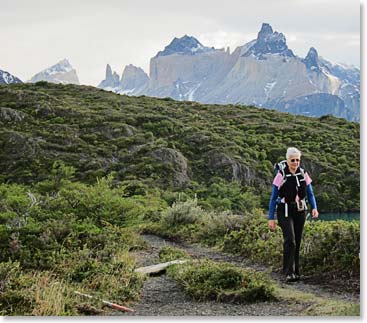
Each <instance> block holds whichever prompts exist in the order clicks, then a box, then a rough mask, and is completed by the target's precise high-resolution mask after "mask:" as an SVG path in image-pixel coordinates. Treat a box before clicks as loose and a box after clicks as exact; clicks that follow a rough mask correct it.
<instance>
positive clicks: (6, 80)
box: [0, 70, 23, 84]
mask: <svg viewBox="0 0 367 323" xmlns="http://www.w3.org/2000/svg"><path fill="white" fill-rule="evenodd" d="M11 83H23V82H22V81H21V80H20V79H18V78H17V77H15V76H14V75H12V74H10V73H9V72H6V71H2V70H0V84H11Z"/></svg>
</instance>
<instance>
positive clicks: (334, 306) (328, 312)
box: [274, 286, 360, 316]
mask: <svg viewBox="0 0 367 323" xmlns="http://www.w3.org/2000/svg"><path fill="white" fill-rule="evenodd" d="M274 295H275V296H276V297H277V298H278V299H280V300H286V301H289V303H290V304H299V303H302V304H308V306H307V307H306V308H304V309H303V310H301V311H300V313H299V315H300V316H359V315H360V303H359V302H358V303H356V302H352V301H349V302H348V301H342V300H336V299H332V298H324V297H319V296H316V295H314V294H312V293H306V292H302V291H300V290H296V289H293V288H290V287H288V288H282V287H279V286H277V287H276V288H275V291H274Z"/></svg>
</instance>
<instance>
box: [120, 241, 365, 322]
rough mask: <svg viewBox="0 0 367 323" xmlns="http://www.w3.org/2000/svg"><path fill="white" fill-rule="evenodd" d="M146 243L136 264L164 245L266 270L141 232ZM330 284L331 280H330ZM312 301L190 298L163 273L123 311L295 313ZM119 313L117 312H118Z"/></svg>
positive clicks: (308, 285) (329, 292)
mask: <svg viewBox="0 0 367 323" xmlns="http://www.w3.org/2000/svg"><path fill="white" fill-rule="evenodd" d="M142 237H143V238H144V239H145V240H146V241H147V242H148V244H149V248H148V250H143V251H138V252H136V253H135V256H136V259H137V265H138V266H141V267H143V266H149V265H153V264H158V263H159V262H160V261H159V257H158V252H159V250H160V249H161V248H162V247H164V246H172V247H176V248H180V249H183V250H185V251H186V252H188V253H189V255H190V256H191V257H192V258H194V259H199V258H208V259H211V260H214V261H218V262H223V261H225V262H229V263H232V264H234V265H236V266H238V267H251V268H254V269H257V270H259V271H266V270H267V269H266V267H263V266H259V265H254V264H252V263H251V262H249V261H248V259H245V258H243V257H240V256H235V255H230V254H226V253H223V252H219V251H215V250H213V249H209V248H205V247H203V246H200V245H198V244H187V243H176V242H172V241H167V240H165V239H163V238H160V237H157V236H154V235H143V236H142ZM271 277H272V278H273V279H274V280H276V281H277V282H278V283H279V285H280V286H281V287H283V288H290V289H297V290H301V291H303V292H308V293H312V294H314V295H316V296H320V297H323V298H328V299H331V298H332V299H340V300H347V301H353V302H356V303H358V302H359V292H358V291H356V292H354V293H350V292H345V290H344V289H342V288H340V289H338V288H335V286H328V285H325V286H320V284H312V281H307V280H306V281H305V282H297V283H293V284H292V285H289V284H287V285H286V284H284V283H283V282H282V276H281V275H279V274H277V273H271ZM331 285H332V284H331ZM310 305H312V303H311V302H310V303H305V302H302V303H299V302H294V303H290V302H288V301H282V300H281V301H269V302H260V303H254V304H232V303H218V302H215V301H206V302H198V301H195V300H192V299H190V298H189V297H188V296H186V294H184V292H183V291H182V290H181V288H180V287H179V286H177V284H176V282H175V281H174V280H173V279H172V278H170V277H168V276H167V275H161V276H151V277H149V278H148V279H147V280H146V282H145V283H144V287H143V291H142V295H141V299H140V301H139V302H137V303H135V304H131V307H133V308H134V310H135V312H134V313H126V314H123V315H134V316H157V315H160V316H295V315H299V313H300V312H301V311H303V310H304V309H306V308H307V307H308V306H310ZM119 315H121V314H119Z"/></svg>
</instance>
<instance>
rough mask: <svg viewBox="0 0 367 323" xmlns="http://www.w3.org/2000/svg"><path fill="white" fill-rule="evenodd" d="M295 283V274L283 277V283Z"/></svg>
mask: <svg viewBox="0 0 367 323" xmlns="http://www.w3.org/2000/svg"><path fill="white" fill-rule="evenodd" d="M295 281H296V275H295V274H290V275H287V276H286V277H285V282H286V283H293V282H295Z"/></svg>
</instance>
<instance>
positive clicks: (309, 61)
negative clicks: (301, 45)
mask: <svg viewBox="0 0 367 323" xmlns="http://www.w3.org/2000/svg"><path fill="white" fill-rule="evenodd" d="M318 58H319V55H318V54H317V50H316V49H315V48H314V47H311V48H310V50H309V51H308V53H307V56H306V58H305V59H303V60H302V62H303V63H304V64H305V65H306V67H307V68H308V69H310V70H312V71H320V67H319V60H318Z"/></svg>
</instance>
